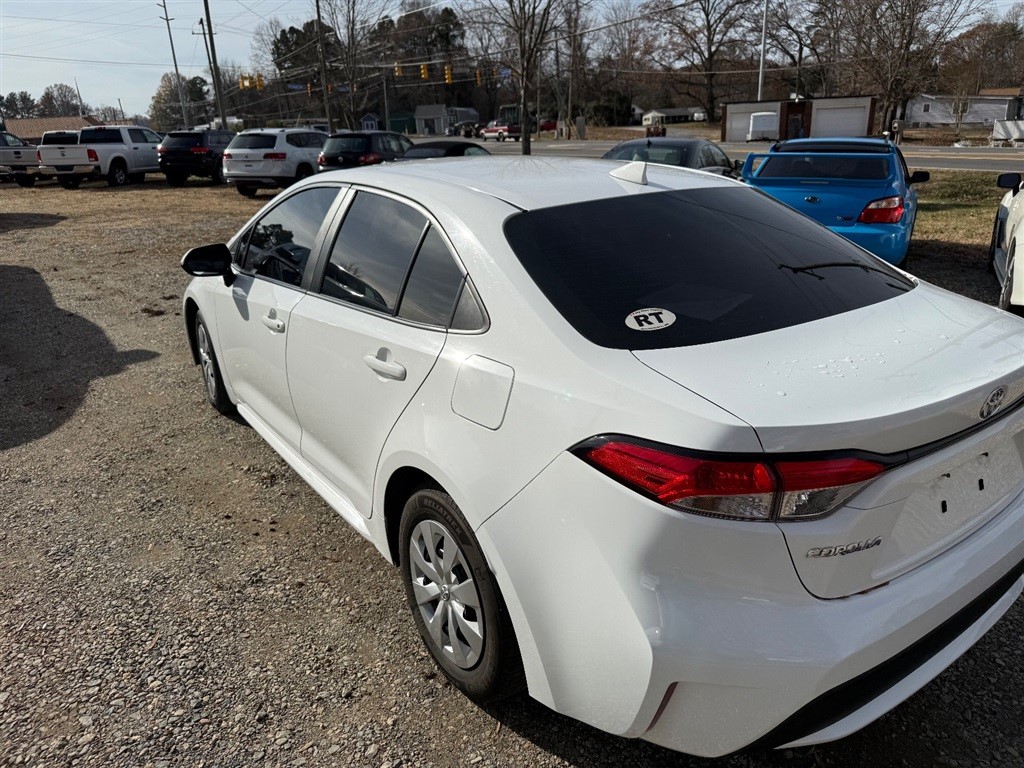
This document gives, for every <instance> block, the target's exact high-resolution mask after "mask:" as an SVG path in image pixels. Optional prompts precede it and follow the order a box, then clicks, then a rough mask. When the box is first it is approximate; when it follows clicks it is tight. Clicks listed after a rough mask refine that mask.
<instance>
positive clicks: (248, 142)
mask: <svg viewBox="0 0 1024 768" xmlns="http://www.w3.org/2000/svg"><path fill="white" fill-rule="evenodd" d="M276 143H277V136H275V135H274V134H272V133H270V134H267V133H250V134H248V135H243V134H239V135H238V136H235V138H233V139H232V140H231V144H229V145H228V149H273V148H274V144H276Z"/></svg>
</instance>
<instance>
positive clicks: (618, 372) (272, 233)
mask: <svg viewBox="0 0 1024 768" xmlns="http://www.w3.org/2000/svg"><path fill="white" fill-rule="evenodd" d="M182 266H183V267H184V269H185V270H186V271H187V272H189V273H190V274H192V275H194V276H195V279H194V280H193V281H192V282H191V284H190V285H189V286H188V288H187V290H186V291H185V296H184V304H183V313H182V314H183V316H184V320H185V323H186V328H187V331H188V337H189V343H190V344H191V349H192V355H193V358H194V360H195V362H196V363H197V364H199V365H200V367H201V371H202V380H203V386H204V389H205V392H206V396H207V398H208V399H209V401H210V403H211V404H212V405H213V407H214V408H216V409H218V410H220V411H224V412H228V411H231V410H232V409H237V412H238V413H239V414H240V415H241V417H242V418H244V419H245V420H246V421H247V422H249V423H250V424H251V425H252V426H253V428H254V429H255V430H256V431H257V432H258V433H259V434H260V435H262V436H263V437H264V438H265V439H266V440H267V441H268V442H269V443H270V444H271V445H272V446H273V447H274V449H275V450H276V451H278V452H279V453H280V454H281V456H282V457H283V458H284V459H285V460H286V461H287V462H288V463H289V464H290V465H291V466H292V467H293V468H294V469H295V470H296V471H297V472H298V473H299V474H300V475H301V476H302V477H303V478H305V479H306V480H307V481H308V482H309V483H310V484H311V485H312V487H313V488H314V489H316V491H317V492H318V493H320V494H321V495H322V496H323V498H324V499H325V500H326V501H327V503H328V504H330V505H331V506H332V507H333V508H334V509H335V510H337V511H338V512H339V513H340V514H341V515H342V517H343V518H344V519H345V520H347V521H348V522H349V523H351V524H352V525H353V526H354V527H355V529H356V530H357V531H358V532H360V533H361V534H362V535H363V536H365V537H366V538H367V539H369V540H370V541H371V542H372V543H373V544H374V545H375V546H376V547H377V548H378V550H379V551H380V552H381V554H382V555H383V556H384V558H385V559H386V560H388V561H390V562H392V563H395V564H397V565H398V566H399V569H400V574H401V579H402V580H403V583H404V586H405V590H406V595H407V598H408V602H409V609H410V611H411V613H412V617H413V621H414V623H415V625H416V627H417V629H418V630H419V633H420V635H421V637H422V639H423V642H424V643H425V645H426V648H427V649H428V650H429V652H430V654H431V655H432V657H433V659H434V660H435V662H436V663H437V665H438V666H439V667H440V669H441V670H442V672H443V673H444V674H445V675H446V676H447V677H448V679H449V680H450V681H451V682H452V683H453V685H454V686H456V687H457V688H459V689H460V690H462V691H463V692H464V693H466V694H467V695H468V696H470V697H472V698H473V699H475V700H477V701H493V700H495V699H497V698H500V697H502V696H505V695H508V694H511V693H513V692H515V691H518V690H520V689H521V688H522V687H523V685H524V684H525V686H526V687H527V689H528V690H529V692H530V694H531V695H532V696H534V697H535V698H537V699H538V700H539V701H541V702H543V703H544V704H545V705H547V706H548V707H551V708H552V709H554V710H556V711H558V712H561V713H564V714H566V715H569V716H572V717H575V718H578V719H580V720H583V721H585V722H587V723H590V724H591V725H594V726H596V727H598V728H602V729H604V730H606V731H610V732H612V733H616V734H621V735H624V736H632V737H639V738H643V739H646V740H648V741H651V742H654V743H656V744H660V745H663V746H666V747H669V748H672V749H678V750H684V751H687V752H691V753H695V754H699V755H704V756H717V755H722V754H725V753H728V752H731V751H733V750H737V749H740V748H743V747H745V746H748V745H750V744H753V743H755V742H756V743H757V744H759V745H760V746H761V747H771V746H779V745H785V744H796V745H806V744H812V743H816V742H819V741H823V740H833V739H837V738H840V737H842V736H844V735H846V734H849V733H852V732H854V731H856V730H857V729H859V728H861V727H863V726H865V725H867V724H868V723H870V722H871V721H873V720H874V719H876V718H877V717H879V716H881V715H882V714H884V713H885V712H886V711H888V710H889V709H891V708H892V707H893V706H895V705H896V704H897V703H898V702H900V701H902V700H903V699H905V698H907V697H908V696H910V695H911V694H912V693H913V692H914V691H916V690H917V689H919V688H920V687H922V686H923V685H925V684H926V683H927V682H928V681H929V680H930V679H931V678H933V677H935V676H936V675H938V674H939V673H940V671H941V670H942V669H944V668H945V667H946V666H948V665H949V664H950V663H952V662H953V661H954V660H955V659H956V658H957V657H958V656H959V655H960V654H962V653H964V652H965V651H966V650H967V649H968V648H969V647H970V646H971V645H972V644H973V643H974V642H976V641H977V640H978V639H979V638H980V637H981V636H982V635H983V634H984V633H985V631H987V630H988V629H989V628H990V627H991V626H992V625H993V624H994V623H995V622H996V621H997V620H998V618H999V617H1000V616H1001V615H1002V614H1003V613H1004V612H1006V611H1007V610H1008V609H1009V608H1010V606H1011V605H1012V604H1013V602H1014V600H1015V599H1016V598H1017V596H1018V595H1020V593H1021V589H1022V587H1021V576H1022V573H1024V494H1022V491H1024V465H1022V460H1024V457H1022V451H1024V439H1022V437H1024V432H1022V430H1024V417H1022V413H1024V358H1022V357H1021V354H1020V339H1021V338H1022V333H1024V322H1022V321H1021V320H1020V319H1018V318H1016V317H1013V316H1011V315H1009V314H1007V313H1005V312H1000V311H999V310H997V309H995V308H993V307H988V306H985V305H983V304H980V303H978V302H975V301H972V300H970V299H967V298H964V297H962V296H959V295H955V294H953V293H950V292H948V291H944V290H940V289H938V288H935V287H933V286H930V285H928V284H927V283H923V282H920V281H918V280H916V279H914V278H912V277H910V276H908V275H906V274H904V273H903V272H901V271H899V270H896V269H894V268H892V267H890V266H889V265H887V264H885V263H884V262H881V261H879V260H878V259H876V258H874V257H873V256H871V255H870V254H868V253H866V252H864V251H863V250H862V249H860V248H858V247H856V246H854V245H853V244H852V243H850V242H849V241H848V240H846V239H844V238H842V237H839V236H837V235H835V234H834V233H832V232H830V231H829V230H828V229H826V228H825V227H822V226H820V225H818V224H816V223H815V222H813V221H810V220H809V219H807V218H806V217H805V216H802V215H800V214H798V213H796V212H795V211H793V210H792V209H791V208H789V207H787V206H785V205H782V204H780V203H779V202H777V201H775V200H773V199H771V198H770V197H768V196H767V195H764V194H761V193H759V192H758V191H757V190H755V189H752V188H750V187H747V186H745V185H743V184H741V183H739V182H737V181H734V180H731V179H725V178H716V177H714V176H710V175H708V174H702V173H696V172H693V171H688V170H685V169H679V168H667V167H663V166H659V165H654V164H652V165H646V164H641V163H631V164H627V165H621V166H620V165H615V166H612V165H610V164H609V163H607V162H605V161H602V160H587V159H575V158H558V157H546V158H544V159H543V162H540V163H538V162H537V160H536V159H535V158H522V157H490V158H480V159H472V160H469V159H467V160H457V159H456V160H451V161H449V162H444V163H394V164H387V165H380V166H373V167H369V168H359V169H349V170H345V171H337V172H334V173H326V174H318V175H317V176H316V177H314V178H311V179H307V180H305V181H304V182H302V183H301V184H297V185H295V186H294V187H293V188H291V189H289V190H287V191H286V192H285V193H283V194H281V195H279V196H278V197H277V198H276V199H274V200H273V201H271V202H270V203H269V204H268V205H267V206H265V207H264V208H263V209H262V210H261V211H260V212H259V213H257V214H256V215H255V216H254V217H253V218H252V219H251V220H250V221H249V222H248V223H246V224H245V225H244V226H243V227H242V228H241V230H240V231H239V232H238V234H237V235H235V236H234V237H233V238H231V240H230V241H229V242H228V243H227V244H214V245H208V246H202V247H198V248H195V249H193V250H191V251H190V252H188V253H187V254H186V255H185V257H184V259H183V262H182ZM895 336H898V337H899V338H898V339H894V337H895ZM897 342H899V345H898V346H894V345H895V344H896V343H897ZM328 351H329V354H328V353H327V352H328ZM894 382H895V383H894ZM897 384H898V394H894V393H896V392H897ZM324 610H325V612H327V613H330V612H332V611H333V610H334V609H332V608H329V607H327V606H326V605H325V608H324ZM1012 693H1013V692H1012V691H1007V692H1006V695H1007V696H1009V695H1012Z"/></svg>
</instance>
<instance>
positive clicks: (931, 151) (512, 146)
mask: <svg viewBox="0 0 1024 768" xmlns="http://www.w3.org/2000/svg"><path fill="white" fill-rule="evenodd" d="M616 143H617V142H614V141H540V142H534V143H533V145H532V146H533V151H534V153H535V154H538V155H570V156H573V157H600V156H601V155H603V154H604V153H605V152H607V151H608V150H609V149H611V148H612V147H613V146H615V144H616ZM486 146H487V149H489V150H490V151H491V152H493V153H494V154H502V155H505V154H518V153H519V152H520V151H521V150H520V146H519V143H518V142H515V141H506V142H504V143H498V142H496V141H488V142H486ZM722 148H723V149H725V151H726V152H727V153H728V154H729V156H730V157H734V158H743V157H746V154H747V152H751V151H754V152H757V151H764V150H766V149H767V148H768V145H767V144H758V145H750V144H745V143H729V144H722ZM902 149H903V154H904V155H905V156H906V158H907V163H908V164H909V165H910V166H912V167H913V168H920V169H923V170H932V171H937V170H957V171H991V172H993V173H1000V172H1002V171H1021V170H1024V148H1011V147H918V146H903V147H902Z"/></svg>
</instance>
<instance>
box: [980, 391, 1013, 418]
mask: <svg viewBox="0 0 1024 768" xmlns="http://www.w3.org/2000/svg"><path fill="white" fill-rule="evenodd" d="M1004 397H1006V387H996V388H995V389H993V390H992V391H991V392H989V394H988V397H986V398H985V403H984V404H983V405H982V406H981V411H980V412H979V414H978V415H979V416H981V418H983V419H987V418H988V417H989V416H991V415H992V414H993V413H995V412H996V411H998V410H999V406H1000V405H1002V404H1003V398H1004Z"/></svg>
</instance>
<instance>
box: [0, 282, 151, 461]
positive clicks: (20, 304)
mask: <svg viewBox="0 0 1024 768" xmlns="http://www.w3.org/2000/svg"><path fill="white" fill-rule="evenodd" d="M0 298H2V300H3V308H2V310H0V318H2V319H3V322H4V326H5V329H4V330H5V333H3V334H2V335H0V392H3V396H2V397H0V451H3V450H6V449H8V448H14V447H16V446H18V445H22V444H24V443H28V442H31V441H32V440H38V439H39V438H41V437H44V436H46V435H48V434H49V433H51V432H53V431H54V430H56V429H57V428H58V427H60V426H61V425H62V424H63V423H64V422H66V421H67V420H68V419H69V418H71V416H72V414H74V412H75V411H76V410H77V409H78V407H79V406H80V405H81V404H82V401H83V400H84V399H85V395H86V392H87V391H88V389H89V384H90V382H91V381H93V380H94V379H98V378H101V377H103V376H112V375H114V374H116V373H119V372H121V371H122V370H124V369H125V368H126V367H127V366H129V365H131V364H133V363H139V362H142V361H144V360H150V359H152V358H154V357H156V356H157V353H156V352H150V351H148V350H143V349H136V350H131V351H128V352H119V351H118V350H117V349H116V348H115V347H114V345H113V344H112V343H111V341H110V339H108V338H107V336H106V334H105V333H104V332H103V331H102V330H101V329H100V327H99V326H97V325H95V324H94V323H92V322H90V321H89V320H86V319H85V318H83V317H81V316H80V315H76V314H74V313H73V312H68V311H66V310H64V309H61V308H60V307H59V306H57V305H56V303H54V300H53V296H52V295H51V293H50V289H49V287H48V286H47V285H46V281H44V280H43V278H42V276H41V275H40V274H39V273H38V272H37V271H36V270H34V269H29V268H27V267H16V266H7V265H0Z"/></svg>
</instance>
